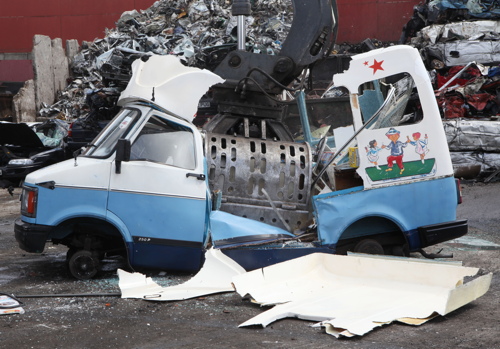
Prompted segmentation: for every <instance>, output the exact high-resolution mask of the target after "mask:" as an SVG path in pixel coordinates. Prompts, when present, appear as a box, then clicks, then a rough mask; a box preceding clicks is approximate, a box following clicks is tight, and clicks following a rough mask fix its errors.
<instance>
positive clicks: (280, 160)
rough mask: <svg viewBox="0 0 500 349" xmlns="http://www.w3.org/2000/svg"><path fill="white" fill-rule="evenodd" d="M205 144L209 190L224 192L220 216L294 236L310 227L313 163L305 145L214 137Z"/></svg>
mask: <svg viewBox="0 0 500 349" xmlns="http://www.w3.org/2000/svg"><path fill="white" fill-rule="evenodd" d="M205 144H206V157H207V162H208V171H209V175H208V181H209V185H210V189H211V190H212V191H216V190H220V191H221V192H222V203H221V207H220V209H221V210H222V211H225V212H229V213H232V214H235V215H238V216H243V217H247V218H251V219H254V220H257V221H260V222H264V223H268V224H271V225H274V226H278V227H280V228H284V229H287V230H288V228H290V230H292V231H293V230H296V229H300V228H302V227H304V226H307V225H308V222H309V219H310V217H311V216H310V210H309V209H308V207H309V201H310V200H309V197H310V187H311V163H312V162H311V149H310V147H309V145H308V144H307V143H292V142H276V141H273V140H259V139H248V138H243V137H234V136H227V135H222V134H215V133H210V134H207V136H206V142H205ZM266 193H267V195H266ZM268 196H269V198H268ZM269 199H270V200H271V201H272V204H271V203H270V201H269ZM273 205H274V206H275V209H274V208H273V207H272V206H273ZM277 212H279V214H278V213H277ZM279 215H281V216H282V218H283V219H284V220H285V222H286V223H287V225H288V226H289V227H286V225H285V224H284V223H283V222H282V221H281V219H280V217H279Z"/></svg>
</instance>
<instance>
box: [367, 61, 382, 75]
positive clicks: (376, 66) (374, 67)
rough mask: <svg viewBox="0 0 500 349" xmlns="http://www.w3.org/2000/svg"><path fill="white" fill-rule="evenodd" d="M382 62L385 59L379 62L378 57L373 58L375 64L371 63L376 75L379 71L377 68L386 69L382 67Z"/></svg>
mask: <svg viewBox="0 0 500 349" xmlns="http://www.w3.org/2000/svg"><path fill="white" fill-rule="evenodd" d="M382 63H384V61H380V62H377V60H376V59H374V60H373V65H370V68H372V69H373V74H374V75H375V73H376V72H377V70H384V68H382Z"/></svg>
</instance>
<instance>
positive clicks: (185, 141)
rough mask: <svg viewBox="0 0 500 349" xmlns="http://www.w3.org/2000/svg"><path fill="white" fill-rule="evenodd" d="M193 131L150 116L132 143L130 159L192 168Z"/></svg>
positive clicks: (193, 159) (193, 153) (193, 160)
mask: <svg viewBox="0 0 500 349" xmlns="http://www.w3.org/2000/svg"><path fill="white" fill-rule="evenodd" d="M194 149H195V148H194V137H193V132H192V131H191V130H190V129H189V128H187V127H185V126H181V125H178V124H175V123H173V122H170V121H167V120H163V119H160V118H158V117H156V116H152V117H151V118H150V119H149V120H148V122H147V123H146V125H145V126H144V127H143V129H142V130H141V132H140V133H139V135H138V136H137V138H136V140H135V141H134V143H133V144H132V149H131V152H130V160H144V161H152V162H156V163H161V164H165V165H171V166H175V167H181V168H184V169H190V170H193V169H194V168H195V165H196V163H195V151H194Z"/></svg>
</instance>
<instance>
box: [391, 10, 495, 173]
mask: <svg viewBox="0 0 500 349" xmlns="http://www.w3.org/2000/svg"><path fill="white" fill-rule="evenodd" d="M401 43H407V44H411V45H412V46H415V47H417V48H418V49H419V50H420V52H421V55H422V58H423V60H424V62H425V64H426V66H427V68H428V69H429V70H430V71H431V72H432V74H434V87H435V90H436V98H437V101H438V104H439V107H440V110H441V113H442V117H443V123H444V127H445V130H446V134H447V136H448V143H449V146H450V150H451V151H452V154H451V155H452V161H453V164H454V166H455V168H456V169H457V170H458V169H459V168H462V169H464V168H465V169H467V170H466V171H465V172H463V171H459V172H461V173H462V174H463V175H464V176H466V177H467V176H468V177H475V176H476V175H478V174H481V175H483V176H486V177H487V179H488V180H490V179H492V178H493V177H494V176H496V175H498V174H499V172H498V169H500V154H499V153H500V143H499V142H498V139H497V138H498V136H497V135H498V134H499V133H500V122H499V120H500V66H499V64H500V3H499V2H498V1H495V0H432V1H426V2H425V3H422V4H420V5H418V6H416V7H415V9H414V16H413V18H412V19H411V20H410V21H409V22H408V23H407V24H406V26H405V27H404V29H403V33H402V37H401Z"/></svg>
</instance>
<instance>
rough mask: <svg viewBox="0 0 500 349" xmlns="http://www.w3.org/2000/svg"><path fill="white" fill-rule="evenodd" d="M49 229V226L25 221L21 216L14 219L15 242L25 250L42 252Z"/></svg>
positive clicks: (50, 228)
mask: <svg viewBox="0 0 500 349" xmlns="http://www.w3.org/2000/svg"><path fill="white" fill-rule="evenodd" d="M51 230H52V227H51V226H48V225H39V224H32V223H26V222H24V221H23V220H21V218H18V219H16V222H15V224H14V233H15V236H16V240H17V243H18V244H19V247H20V248H21V249H22V250H24V251H26V252H33V253H41V252H43V249H44V248H45V243H46V242H47V239H48V237H49V233H50V231H51Z"/></svg>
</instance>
